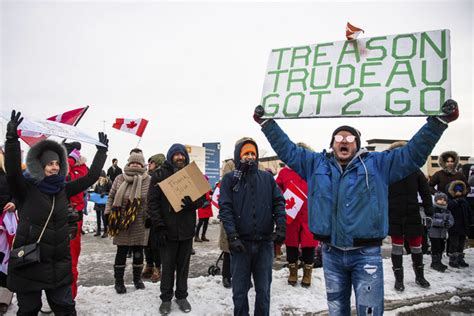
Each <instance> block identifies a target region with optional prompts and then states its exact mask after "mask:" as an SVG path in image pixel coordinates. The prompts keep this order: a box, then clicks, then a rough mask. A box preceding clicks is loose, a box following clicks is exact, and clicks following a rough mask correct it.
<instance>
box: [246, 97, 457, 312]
mask: <svg viewBox="0 0 474 316" xmlns="http://www.w3.org/2000/svg"><path fill="white" fill-rule="evenodd" d="M442 112H443V113H442V114H441V116H429V117H428V119H427V123H426V124H425V125H423V127H422V128H421V129H420V130H419V131H418V133H416V134H415V136H413V137H412V139H411V140H410V141H409V142H408V143H407V145H406V146H403V147H401V148H397V149H395V150H391V151H384V152H367V151H366V150H365V149H361V142H360V133H359V132H358V131H357V130H356V129H355V128H353V127H351V126H341V127H339V128H337V129H336V130H335V131H334V132H333V135H332V137H331V141H330V147H331V149H332V152H326V151H325V150H324V151H323V152H321V153H316V152H312V151H309V150H307V149H304V148H301V147H298V146H297V145H296V144H295V143H293V142H292V141H291V140H290V139H289V137H288V136H287V135H286V134H285V133H284V132H283V131H282V130H281V128H280V127H279V126H278V124H277V123H276V122H275V121H274V120H273V119H263V115H264V114H265V113H264V109H263V107H262V106H257V107H256V108H255V112H254V115H253V118H254V120H255V121H256V122H257V123H259V124H260V125H261V126H262V131H263V133H264V134H265V136H266V137H267V139H268V141H269V142H270V144H271V145H272V147H273V149H274V150H275V152H276V153H277V154H278V156H279V157H280V159H281V160H282V161H283V162H285V163H286V164H288V166H289V167H291V168H292V169H293V170H295V171H296V172H297V173H298V174H299V175H300V176H301V177H302V178H303V179H304V180H306V181H307V183H308V206H309V227H310V230H311V232H312V233H313V234H314V237H315V238H316V239H318V240H320V241H322V242H324V245H323V268H324V277H325V281H326V291H327V300H328V306H329V313H330V315H350V313H351V304H350V297H351V288H352V287H354V292H355V296H356V308H357V313H358V314H360V315H365V314H371V315H382V314H383V306H384V305H383V304H384V298H383V296H384V295H383V294H384V291H383V266H382V256H381V249H380V248H381V247H380V246H381V244H382V240H383V239H384V238H385V237H386V236H387V232H388V186H389V184H391V183H394V182H396V181H398V180H401V179H403V178H405V177H406V176H408V175H409V174H411V173H413V172H415V171H416V170H417V169H418V168H420V167H422V166H423V164H424V163H425V162H426V159H427V157H428V156H429V155H430V153H431V151H432V150H433V148H434V147H435V145H436V143H437V142H438V140H439V139H440V138H441V135H442V134H443V132H444V130H445V129H446V128H447V127H448V123H449V122H451V121H454V120H456V119H457V118H458V116H459V111H458V106H457V103H456V102H455V101H453V100H448V101H446V102H445V103H444V104H443V106H442Z"/></svg>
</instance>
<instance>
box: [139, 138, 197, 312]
mask: <svg viewBox="0 0 474 316" xmlns="http://www.w3.org/2000/svg"><path fill="white" fill-rule="evenodd" d="M188 164H189V155H188V152H187V151H186V148H185V146H184V145H182V144H173V145H172V146H171V148H170V149H169V150H168V153H167V155H166V161H165V162H164V163H163V165H161V166H160V167H159V168H158V169H156V171H155V172H154V173H153V175H152V177H151V180H150V189H149V190H148V215H149V217H150V219H151V221H152V227H151V229H153V230H154V233H155V234H156V236H157V238H156V239H157V240H158V243H159V246H160V254H161V256H162V258H161V264H162V271H161V285H160V290H161V295H160V298H161V300H162V303H161V306H160V313H161V314H162V315H167V314H169V313H170V312H171V299H172V298H173V287H174V275H175V272H176V291H175V292H174V295H175V297H176V303H177V304H178V306H179V308H180V309H181V310H182V311H183V312H185V313H188V312H190V311H191V304H189V302H188V300H187V299H186V298H187V296H188V274H189V261H190V258H191V251H192V247H193V238H194V228H195V226H196V209H198V208H199V207H201V205H202V204H203V203H204V197H201V198H199V199H197V200H196V201H195V202H193V201H192V200H191V198H190V197H189V196H185V197H184V198H183V200H182V205H181V209H180V210H178V211H177V212H176V211H175V210H174V209H173V207H172V206H171V204H170V201H169V200H168V198H167V197H166V196H165V194H164V193H163V191H162V189H161V188H160V186H159V183H160V182H162V181H164V180H165V179H167V178H169V177H171V176H172V175H173V174H175V173H176V172H178V171H180V170H181V169H183V168H184V167H186V166H187V165H188Z"/></svg>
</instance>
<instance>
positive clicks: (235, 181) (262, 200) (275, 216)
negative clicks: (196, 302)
mask: <svg viewBox="0 0 474 316" xmlns="http://www.w3.org/2000/svg"><path fill="white" fill-rule="evenodd" d="M234 161H235V168H236V170H234V171H233V172H230V173H227V174H226V175H225V176H224V177H223V178H222V182H221V187H220V198H219V207H220V212H219V218H220V219H221V220H222V223H223V225H224V229H225V232H226V234H227V239H228V241H229V249H230V252H231V254H232V259H231V269H232V292H233V297H232V299H233V301H234V315H248V314H249V304H248V296H247V295H248V291H249V288H250V277H251V276H252V275H253V279H254V283H255V292H256V298H255V315H269V313H270V286H271V282H272V263H273V242H275V243H280V244H281V243H282V242H283V241H284V240H285V234H286V215H285V199H284V198H283V195H282V194H281V191H280V189H279V188H278V186H277V184H276V182H275V180H274V179H273V176H272V175H271V174H270V173H269V172H266V171H262V170H258V147H257V144H256V143H255V142H254V141H253V140H252V139H251V138H246V139H243V141H241V142H238V143H237V144H236V146H235V150H234ZM275 224H276V230H275V232H274V227H275Z"/></svg>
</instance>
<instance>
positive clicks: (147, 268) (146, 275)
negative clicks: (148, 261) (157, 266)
mask: <svg viewBox="0 0 474 316" xmlns="http://www.w3.org/2000/svg"><path fill="white" fill-rule="evenodd" d="M152 275H153V267H152V266H151V267H150V266H149V265H146V266H145V269H143V272H142V278H144V279H149V278H151V276H152Z"/></svg>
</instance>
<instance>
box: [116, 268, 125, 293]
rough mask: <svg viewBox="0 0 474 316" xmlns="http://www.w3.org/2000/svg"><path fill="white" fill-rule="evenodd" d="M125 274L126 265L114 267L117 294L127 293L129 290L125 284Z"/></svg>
mask: <svg viewBox="0 0 474 316" xmlns="http://www.w3.org/2000/svg"><path fill="white" fill-rule="evenodd" d="M124 273H125V265H123V266H118V265H115V266H114V278H115V291H116V292H117V294H123V293H127V288H126V287H125V284H124V283H123V274H124Z"/></svg>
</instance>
